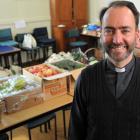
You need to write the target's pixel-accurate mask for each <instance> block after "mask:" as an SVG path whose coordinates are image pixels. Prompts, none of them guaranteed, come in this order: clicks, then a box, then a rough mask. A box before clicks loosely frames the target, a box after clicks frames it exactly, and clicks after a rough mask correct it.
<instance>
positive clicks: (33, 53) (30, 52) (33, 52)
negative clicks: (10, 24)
mask: <svg viewBox="0 0 140 140" xmlns="http://www.w3.org/2000/svg"><path fill="white" fill-rule="evenodd" d="M25 34H27V33H20V34H16V36H15V40H16V41H17V42H18V44H19V48H20V49H21V50H22V51H24V52H26V55H27V58H26V60H27V62H28V63H29V64H31V63H33V62H32V61H34V60H35V59H36V57H37V55H38V60H39V61H40V50H39V47H38V46H36V47H34V48H27V47H24V46H22V43H23V40H24V35H25ZM30 59H31V61H29V60H30Z"/></svg>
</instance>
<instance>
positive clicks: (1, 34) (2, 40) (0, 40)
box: [0, 28, 18, 47]
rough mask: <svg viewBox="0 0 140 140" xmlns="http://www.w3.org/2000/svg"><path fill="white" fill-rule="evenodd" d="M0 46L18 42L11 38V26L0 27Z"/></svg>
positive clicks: (16, 44)
mask: <svg viewBox="0 0 140 140" xmlns="http://www.w3.org/2000/svg"><path fill="white" fill-rule="evenodd" d="M0 46H14V47H17V46H18V42H16V41H14V40H13V37H12V32H11V28H6V29H0Z"/></svg>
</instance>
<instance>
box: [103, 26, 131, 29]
mask: <svg viewBox="0 0 140 140" xmlns="http://www.w3.org/2000/svg"><path fill="white" fill-rule="evenodd" d="M126 28H127V29H131V27H130V26H121V27H118V29H126ZM104 29H111V30H115V29H116V28H115V27H112V26H106V27H104Z"/></svg>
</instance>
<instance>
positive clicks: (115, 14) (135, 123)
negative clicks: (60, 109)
mask: <svg viewBox="0 0 140 140" xmlns="http://www.w3.org/2000/svg"><path fill="white" fill-rule="evenodd" d="M100 21H101V26H102V34H101V43H102V46H103V47H104V49H105V51H106V53H107V54H108V57H107V58H106V59H105V60H103V61H101V62H99V63H96V64H94V65H92V66H88V67H87V68H85V69H84V70H83V71H82V72H81V74H80V76H79V78H78V80H77V82H76V85H75V92H74V100H73V105H72V110H71V118H70V128H69V138H68V139H69V140H139V139H140V86H139V85H140V59H139V58H136V57H135V56H134V54H133V51H134V47H135V46H136V41H137V39H138V36H139V31H138V24H139V12H138V10H137V9H136V7H135V5H134V4H133V3H132V2H130V1H114V2H112V3H110V5H109V6H108V7H105V8H104V9H102V11H101V12H100Z"/></svg>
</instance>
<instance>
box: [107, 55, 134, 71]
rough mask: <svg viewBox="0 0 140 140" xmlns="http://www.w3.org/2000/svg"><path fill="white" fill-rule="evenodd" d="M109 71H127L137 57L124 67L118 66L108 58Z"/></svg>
mask: <svg viewBox="0 0 140 140" xmlns="http://www.w3.org/2000/svg"><path fill="white" fill-rule="evenodd" d="M106 64H107V65H106V66H107V67H106V68H107V71H114V72H126V71H129V70H130V69H131V68H132V67H133V66H134V65H135V57H133V59H132V60H131V61H130V62H129V63H128V64H127V65H126V66H125V67H123V68H116V67H115V66H114V65H113V64H112V63H111V62H110V61H109V60H108V59H107V61H106Z"/></svg>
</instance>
